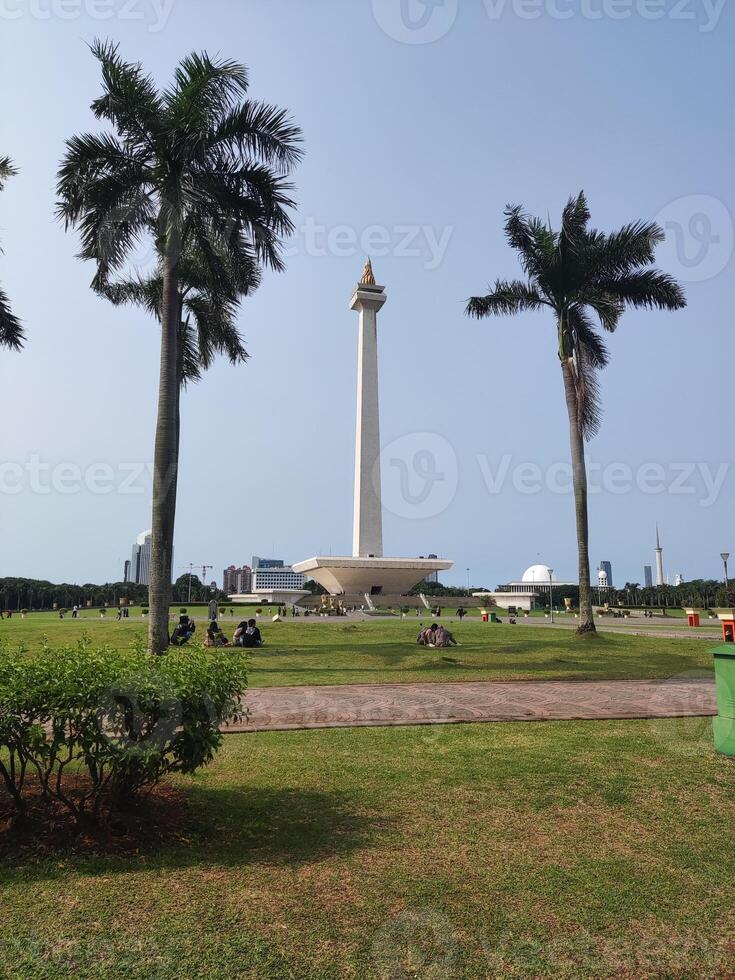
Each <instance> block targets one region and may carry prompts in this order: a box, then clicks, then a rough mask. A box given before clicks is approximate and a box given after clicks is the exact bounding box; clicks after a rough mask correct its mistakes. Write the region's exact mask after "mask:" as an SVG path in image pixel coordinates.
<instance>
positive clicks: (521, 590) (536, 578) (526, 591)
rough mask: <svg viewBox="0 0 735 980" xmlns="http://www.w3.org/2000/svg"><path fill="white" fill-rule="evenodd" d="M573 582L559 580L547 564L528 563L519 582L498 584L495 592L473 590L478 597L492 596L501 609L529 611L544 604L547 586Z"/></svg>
mask: <svg viewBox="0 0 735 980" xmlns="http://www.w3.org/2000/svg"><path fill="white" fill-rule="evenodd" d="M574 584H575V583H573V582H560V581H559V579H558V578H557V577H556V575H554V573H553V571H552V569H551V568H549V566H548V565H543V564H541V563H537V564H535V565H529V566H528V568H527V569H526V570H525V572H524V573H523V575H521V580H520V582H508V584H507V585H499V586H498V588H497V590H496V591H495V592H473V595H475V596H477V597H478V598H482V597H483V596H485V597H488V598H492V599H493V600H494V601H495V603H496V605H498V606H500V608H501V609H509V608H515V609H523V610H527V611H529V612H530V611H531V609H535V608H536V607H537V606H539V605H546V603H547V601H548V598H549V588H550V587H551V588H555V587H556V586H562V585H574Z"/></svg>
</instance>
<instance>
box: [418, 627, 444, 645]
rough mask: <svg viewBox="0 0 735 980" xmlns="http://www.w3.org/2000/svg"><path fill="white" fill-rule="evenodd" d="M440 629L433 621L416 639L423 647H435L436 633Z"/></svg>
mask: <svg viewBox="0 0 735 980" xmlns="http://www.w3.org/2000/svg"><path fill="white" fill-rule="evenodd" d="M438 629H439V627H438V626H437V624H436V623H432V624H431V626H427V627H426V629H423V630H421V632H420V633H419V635H418V638H417V640H416V642H417V643H420V644H421V646H422V647H433V646H434V634H435V633H436V631H437V630H438Z"/></svg>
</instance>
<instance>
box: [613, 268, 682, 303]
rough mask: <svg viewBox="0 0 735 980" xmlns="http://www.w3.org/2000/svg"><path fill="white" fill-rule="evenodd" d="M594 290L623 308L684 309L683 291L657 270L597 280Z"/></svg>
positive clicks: (672, 278)
mask: <svg viewBox="0 0 735 980" xmlns="http://www.w3.org/2000/svg"><path fill="white" fill-rule="evenodd" d="M597 286H598V288H599V289H600V290H601V291H602V292H604V293H607V294H608V295H610V296H612V297H613V298H614V299H616V300H618V301H619V302H620V303H623V304H625V305H626V306H633V307H636V308H641V307H643V308H648V309H654V308H655V309H659V310H681V309H683V308H684V307H685V306H686V305H687V304H686V297H685V296H684V290H683V289H682V288H681V286H680V285H679V283H678V282H677V281H676V279H674V277H673V276H670V275H668V273H666V272H660V271H659V270H658V269H641V270H639V271H637V272H627V273H622V274H620V275H617V276H609V277H600V279H599V280H598V282H597Z"/></svg>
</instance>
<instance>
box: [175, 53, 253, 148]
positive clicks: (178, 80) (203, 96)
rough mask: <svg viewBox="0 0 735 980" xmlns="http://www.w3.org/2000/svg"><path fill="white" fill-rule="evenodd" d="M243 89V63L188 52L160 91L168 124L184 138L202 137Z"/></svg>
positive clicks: (209, 130) (245, 71)
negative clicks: (169, 84)
mask: <svg viewBox="0 0 735 980" xmlns="http://www.w3.org/2000/svg"><path fill="white" fill-rule="evenodd" d="M247 89H248V71H247V68H245V66H244V65H241V64H239V63H238V62H236V61H229V60H224V59H219V60H214V59H212V58H210V56H209V55H208V54H207V53H206V52H201V53H197V52H192V54H190V55H188V56H187V57H186V58H183V59H182V60H181V61H180V62H179V64H178V66H177V68H176V71H175V73H174V81H173V85H172V86H171V87H170V88H168V89H167V90H166V91H165V93H164V102H165V105H166V115H167V117H168V121H169V125H170V126H171V127H172V129H175V130H179V132H180V135H183V136H184V137H185V138H186V137H189V138H191V137H194V138H195V139H197V140H204V139H206V137H207V135H208V133H210V132H211V130H212V128H213V127H215V126H217V124H218V123H219V121H220V120H221V119H222V118H223V117H224V116H225V115H226V113H227V112H229V111H231V110H232V109H234V107H235V105H236V104H237V100H238V99H239V98H241V97H242V96H243V95H244V93H245V92H247Z"/></svg>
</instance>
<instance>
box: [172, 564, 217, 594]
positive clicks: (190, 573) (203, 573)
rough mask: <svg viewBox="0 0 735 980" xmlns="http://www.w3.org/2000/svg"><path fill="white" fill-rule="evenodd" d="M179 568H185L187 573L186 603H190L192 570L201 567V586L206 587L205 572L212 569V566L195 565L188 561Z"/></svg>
mask: <svg viewBox="0 0 735 980" xmlns="http://www.w3.org/2000/svg"><path fill="white" fill-rule="evenodd" d="M179 567H180V568H185V569H186V570H187V571H188V572H189V588H188V590H187V599H186V601H187V602H191V577H192V575H193V574H194V569H195V568H199V567H201V569H202V585H206V580H207V572H208V571H211V570H212V569H213V568H214V565H201V566H199V565H195V564H194V562H193V561H190V562H189V564H188V565H181V566H179Z"/></svg>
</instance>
